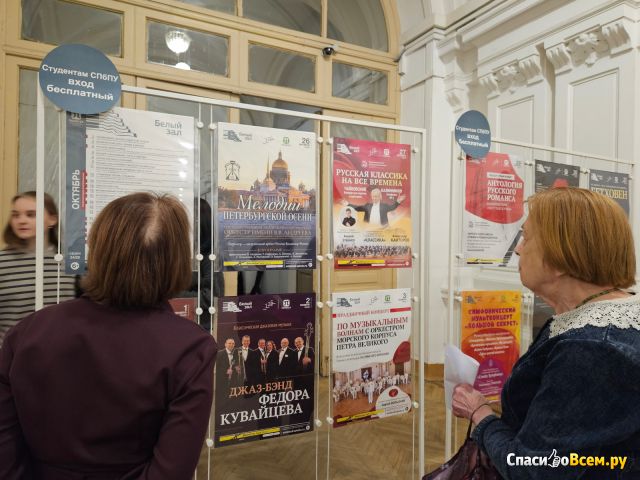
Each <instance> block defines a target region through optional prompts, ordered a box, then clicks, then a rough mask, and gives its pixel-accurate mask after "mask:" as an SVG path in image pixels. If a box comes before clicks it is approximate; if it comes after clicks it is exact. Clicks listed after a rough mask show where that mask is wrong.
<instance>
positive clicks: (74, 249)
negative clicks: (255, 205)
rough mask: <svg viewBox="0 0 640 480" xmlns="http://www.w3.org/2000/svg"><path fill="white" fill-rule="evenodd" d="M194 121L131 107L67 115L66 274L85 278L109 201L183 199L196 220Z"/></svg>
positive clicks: (189, 118) (179, 116)
mask: <svg viewBox="0 0 640 480" xmlns="http://www.w3.org/2000/svg"><path fill="white" fill-rule="evenodd" d="M194 136H195V128H194V120H193V118H192V117H186V116H181V115H170V114H166V113H157V112H149V111H144V110H134V109H128V108H119V107H116V108H113V109H111V110H109V111H108V112H105V113H101V114H99V115H92V116H85V115H79V114H73V113H68V114H67V138H66V151H67V158H66V185H67V187H66V205H67V208H66V218H65V221H66V223H65V227H66V228H65V239H66V240H65V262H66V264H65V271H66V272H67V273H76V274H79V273H84V271H85V258H86V237H87V234H88V231H89V230H90V229H91V224H92V223H93V221H94V219H95V218H96V216H97V215H98V213H100V211H101V210H102V208H104V206H105V205H106V204H107V203H109V202H110V201H112V200H114V199H116V198H118V197H121V196H124V195H128V194H129V193H133V192H141V191H147V192H155V193H168V194H171V195H173V196H175V197H176V198H179V199H180V200H181V201H182V202H183V203H184V206H185V207H186V209H187V211H188V212H189V218H190V219H191V221H193V208H194V206H193V181H194V138H195V137H194Z"/></svg>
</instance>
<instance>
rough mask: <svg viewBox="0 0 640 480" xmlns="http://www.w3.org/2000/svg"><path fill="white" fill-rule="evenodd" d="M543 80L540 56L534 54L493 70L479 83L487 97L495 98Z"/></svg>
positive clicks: (481, 78)
mask: <svg viewBox="0 0 640 480" xmlns="http://www.w3.org/2000/svg"><path fill="white" fill-rule="evenodd" d="M542 79H543V77H542V64H541V62H540V55H538V54H533V55H529V56H527V57H525V58H523V59H521V60H514V61H511V62H509V63H507V64H506V65H503V66H501V67H498V68H495V69H493V70H492V71H491V72H490V73H488V74H486V75H483V76H481V77H480V78H479V82H480V85H481V86H482V87H483V88H484V89H485V91H486V93H487V96H488V97H489V98H493V97H496V96H498V95H500V94H501V93H504V92H507V91H508V92H509V93H515V92H516V91H517V90H518V89H520V88H522V87H525V86H527V85H532V84H534V83H537V82H540V81H542Z"/></svg>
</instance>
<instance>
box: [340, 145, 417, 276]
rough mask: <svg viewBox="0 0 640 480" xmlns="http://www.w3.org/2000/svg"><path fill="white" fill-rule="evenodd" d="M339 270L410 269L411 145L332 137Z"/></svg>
mask: <svg viewBox="0 0 640 480" xmlns="http://www.w3.org/2000/svg"><path fill="white" fill-rule="evenodd" d="M333 243H334V258H335V260H334V266H335V268H338V269H352V268H362V267H377V268H380V267H394V268H400V267H410V266H411V146H410V145H405V144H396V143H385V142H373V141H369V140H356V139H353V138H334V139H333Z"/></svg>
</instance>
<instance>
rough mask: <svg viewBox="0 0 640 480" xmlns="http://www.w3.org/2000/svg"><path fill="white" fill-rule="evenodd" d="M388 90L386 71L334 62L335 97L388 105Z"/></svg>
mask: <svg viewBox="0 0 640 480" xmlns="http://www.w3.org/2000/svg"><path fill="white" fill-rule="evenodd" d="M387 90H388V79H387V74H386V73H384V72H380V71H378V70H370V69H368V68H362V67H354V66H353V65H347V64H346V63H339V62H333V90H332V91H333V96H334V97H340V98H348V99H349V100H358V101H360V102H369V103H377V104H379V105H386V104H387Z"/></svg>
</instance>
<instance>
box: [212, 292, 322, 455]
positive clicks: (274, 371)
mask: <svg viewBox="0 0 640 480" xmlns="http://www.w3.org/2000/svg"><path fill="white" fill-rule="evenodd" d="M315 308H316V303H315V294H313V293H291V294H281V295H243V296H238V297H221V298H219V299H218V311H219V317H218V327H217V332H216V334H217V335H216V338H217V339H218V348H219V350H218V354H217V355H218V356H217V359H216V367H215V374H214V383H215V390H214V391H215V393H214V398H215V400H214V411H213V415H214V425H215V427H214V445H215V446H216V447H223V446H227V445H234V444H237V443H242V442H249V441H255V440H264V439H268V438H276V437H281V436H284V435H293V434H297V433H304V432H309V431H311V430H313V407H314V397H315V392H314V371H315V368H316V355H315V349H314V345H315Z"/></svg>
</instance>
